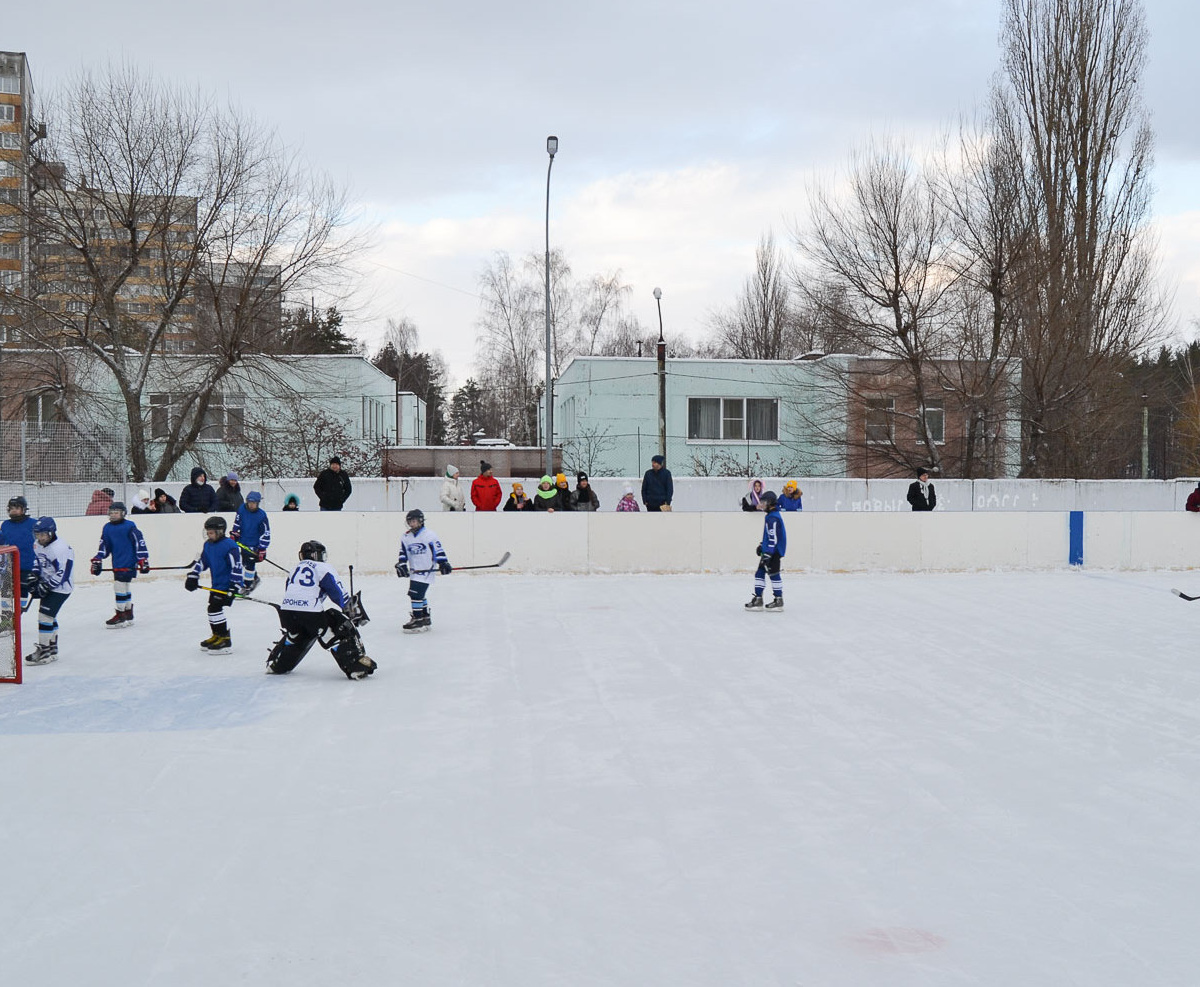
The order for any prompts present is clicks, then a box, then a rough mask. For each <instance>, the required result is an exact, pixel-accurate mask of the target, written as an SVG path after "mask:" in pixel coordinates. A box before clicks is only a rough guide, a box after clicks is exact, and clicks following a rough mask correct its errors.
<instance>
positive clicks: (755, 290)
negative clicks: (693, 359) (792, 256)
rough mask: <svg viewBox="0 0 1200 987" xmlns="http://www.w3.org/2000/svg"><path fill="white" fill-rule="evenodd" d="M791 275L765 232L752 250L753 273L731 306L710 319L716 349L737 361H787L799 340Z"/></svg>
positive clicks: (769, 236)
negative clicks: (756, 246)
mask: <svg viewBox="0 0 1200 987" xmlns="http://www.w3.org/2000/svg"><path fill="white" fill-rule="evenodd" d="M790 285H791V274H790V272H789V271H788V270H787V265H786V263H785V262H784V259H783V257H782V256H781V255H780V251H779V248H778V247H777V246H776V244H775V234H774V233H771V232H768V233H766V234H764V235H763V237H762V239H761V240H759V243H758V248H757V249H756V250H755V251H754V273H753V274H751V275H750V276H749V277H748V278H747V279H746V283H745V285H744V286H743V287H742V293H741V294H740V295H739V296H738V299H737V301H736V302H735V303H734V304H733V307H732V308H730V309H728V310H726V311H723V312H718V313H717V314H716V315H714V316H713V318H712V328H713V333H714V336H715V343H716V348H717V350H718V351H719V352H720V353H721V354H722V355H723V356H728V357H733V358H735V359H739V360H787V359H791V358H792V357H794V356H797V355H798V353H797V352H796V351H797V350H798V349H801V337H800V333H799V331H798V325H797V322H796V318H795V312H794V310H793V305H792V297H791V287H790Z"/></svg>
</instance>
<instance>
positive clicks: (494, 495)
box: [471, 459, 503, 511]
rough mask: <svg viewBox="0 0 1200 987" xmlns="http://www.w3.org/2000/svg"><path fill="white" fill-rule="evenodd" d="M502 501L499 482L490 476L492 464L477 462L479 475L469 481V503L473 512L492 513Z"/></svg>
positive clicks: (482, 461)
mask: <svg viewBox="0 0 1200 987" xmlns="http://www.w3.org/2000/svg"><path fill="white" fill-rule="evenodd" d="M502 499H503V494H502V493H501V492H500V481H499V480H497V479H496V478H495V477H494V476H492V464H491V463H489V462H487V461H486V460H483V459H481V460H479V475H478V476H477V477H475V479H474V480H472V481H471V503H472V504H474V505H475V510H477V511H494V510H495V509H496V508H497V507H499V506H500V501H501V500H502Z"/></svg>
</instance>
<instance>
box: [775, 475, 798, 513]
mask: <svg viewBox="0 0 1200 987" xmlns="http://www.w3.org/2000/svg"><path fill="white" fill-rule="evenodd" d="M803 493H804V491H803V490H801V489H800V485H799V484H798V483H796V481H795V480H788V482H787V483H785V484H784V485H783V496H782V497H780V498H779V509H780V510H781V511H802V510H804V504H803V502H802V501H801V499H800V497H801V495H802V494H803Z"/></svg>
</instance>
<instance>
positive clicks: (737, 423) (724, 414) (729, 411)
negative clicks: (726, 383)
mask: <svg viewBox="0 0 1200 987" xmlns="http://www.w3.org/2000/svg"><path fill="white" fill-rule="evenodd" d="M687 401H688V406H687V407H688V419H687V421H688V429H687V430H688V438H687V441H688V442H689V443H693V444H710V445H717V444H728V443H732V442H736V443H738V444H739V445H745V444H747V443H748V444H750V445H778V444H779V398H771V397H722V396H719V395H715V394H695V395H691V396H689V397H688V399H687ZM693 401H716V402H717V422H718V430H719V434H718V435H716V436H700V435H697V436H693V435H692V402H693ZM750 401H764V402H770V403H772V404H773V405H774V406H775V413H774V416H773V417H774V424H775V437H774V438H769V439H748V438H746V436H747V434H748V432H749V428H750V415H749V404H748V402H750ZM710 414H711V412H710ZM734 433H736V434H734Z"/></svg>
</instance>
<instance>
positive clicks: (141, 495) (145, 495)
mask: <svg viewBox="0 0 1200 987" xmlns="http://www.w3.org/2000/svg"><path fill="white" fill-rule="evenodd" d="M149 499H150V491H149V490H147V489H146V488H145V487H142V489H141V490H139V491H138V500H149Z"/></svg>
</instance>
